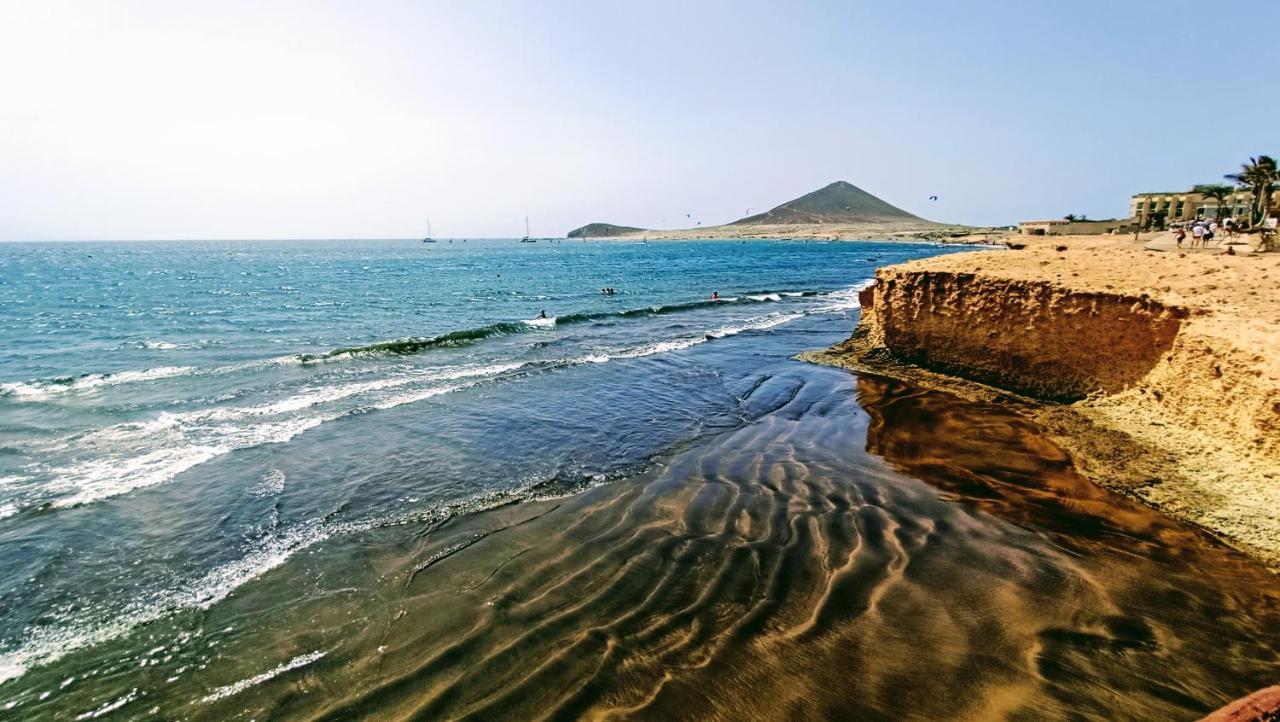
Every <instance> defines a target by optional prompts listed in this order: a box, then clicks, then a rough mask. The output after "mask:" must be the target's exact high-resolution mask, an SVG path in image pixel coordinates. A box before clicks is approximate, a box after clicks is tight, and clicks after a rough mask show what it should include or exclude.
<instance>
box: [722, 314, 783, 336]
mask: <svg viewBox="0 0 1280 722" xmlns="http://www.w3.org/2000/svg"><path fill="white" fill-rule="evenodd" d="M804 315H805V314H803V313H776V314H772V315H769V316H765V317H763V318H757V319H754V320H752V321H748V322H746V323H743V324H739V325H737V326H723V327H721V328H718V329H716V330H715V331H709V332H707V336H709V337H711V338H724V337H725V336H736V335H738V334H740V333H742V332H743V331H763V330H764V329H766V328H773V327H774V326H781V325H782V324H784V323H788V322H790V321H794V320H796V319H797V318H804Z"/></svg>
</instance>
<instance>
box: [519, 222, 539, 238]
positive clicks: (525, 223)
mask: <svg viewBox="0 0 1280 722" xmlns="http://www.w3.org/2000/svg"><path fill="white" fill-rule="evenodd" d="M520 242H521V243H537V242H538V239H537V238H530V237H529V216H525V217H524V238H521V239H520Z"/></svg>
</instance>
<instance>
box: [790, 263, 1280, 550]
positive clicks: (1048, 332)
mask: <svg viewBox="0 0 1280 722" xmlns="http://www.w3.org/2000/svg"><path fill="white" fill-rule="evenodd" d="M1064 246H1065V249H1064V250H1060V249H1062V248H1063V247H1064ZM1278 287H1280V258H1277V257H1275V256H1268V255H1263V256H1253V257H1242V256H1240V257H1233V256H1210V255H1194V254H1187V255H1183V254H1180V253H1177V252H1174V253H1157V252H1151V251H1145V250H1142V249H1140V248H1134V247H1130V246H1128V245H1126V244H1125V242H1124V240H1122V239H1115V238H1094V239H1079V238H1078V239H1068V240H1062V239H1058V240H1056V241H1050V242H1041V243H1039V244H1033V245H1032V246H1031V247H1029V248H1026V249H1024V250H1018V251H1006V252H996V253H966V254H958V255H952V256H945V257H935V258H929V259H922V260H920V261H914V262H911V263H907V264H903V265H901V266H894V267H889V268H884V269H881V270H880V272H879V273H878V274H877V282H876V284H875V285H874V286H873V287H871V288H869V289H867V290H866V291H864V292H863V294H862V302H863V312H862V319H861V321H860V323H859V325H858V328H857V330H856V331H855V333H854V335H853V337H852V338H850V339H849V341H847V342H846V343H844V344H841V345H840V346H837V347H836V348H833V349H831V350H829V351H827V352H822V353H816V354H811V355H810V356H809V358H810V359H811V360H815V361H819V362H822V363H829V364H836V365H844V366H850V367H854V368H858V369H861V370H864V371H866V370H872V371H878V372H881V373H889V374H892V375H899V376H911V377H913V378H916V379H917V380H928V381H930V382H931V383H934V384H935V385H943V386H948V387H951V388H953V389H956V390H960V391H961V392H962V393H966V394H968V395H980V396H981V395H985V396H987V397H988V398H994V397H1003V398H1005V399H1006V400H1008V401H1009V402H1010V403H1012V404H1015V405H1018V406H1019V407H1020V408H1021V409H1022V410H1023V411H1024V413H1026V414H1027V415H1029V416H1032V417H1033V418H1035V419H1037V420H1038V421H1039V422H1041V424H1042V425H1044V426H1045V428H1046V429H1047V430H1048V431H1049V432H1050V433H1051V434H1053V435H1054V436H1056V437H1057V438H1058V440H1059V441H1060V442H1061V443H1063V444H1064V445H1065V446H1067V447H1068V448H1069V449H1071V450H1072V451H1073V452H1074V455H1075V456H1076V458H1077V460H1078V463H1079V464H1080V466H1081V467H1082V468H1083V470H1084V471H1085V472H1086V473H1087V474H1088V475H1089V476H1090V477H1091V478H1093V479H1094V480H1095V481H1097V482H1099V483H1101V484H1103V485H1105V486H1108V487H1111V488H1115V489H1119V490H1121V491H1124V492H1125V493H1128V494H1130V495H1132V496H1135V497H1137V498H1141V499H1143V500H1145V501H1147V502H1149V503H1151V504H1154V505H1156V506H1158V507H1160V508H1161V509H1164V510H1166V511H1167V512H1169V513H1171V514H1173V515H1175V516H1178V517H1181V518H1184V519H1187V520H1190V521H1193V522H1195V523H1197V524H1199V525H1201V526H1203V527H1205V528H1206V529H1209V530H1210V531H1213V532H1214V533H1216V534H1218V535H1220V536H1222V537H1223V538H1224V539H1226V540H1228V541H1229V542H1231V543H1232V544H1234V545H1236V546H1238V547H1240V548H1242V549H1245V550H1246V551H1249V552H1251V553H1253V554H1254V555H1255V556H1257V557H1259V558H1261V559H1263V560H1265V561H1266V562H1267V563H1269V564H1270V565H1272V566H1273V567H1275V566H1278V565H1280V297H1278V296H1277V293H1276V291H1277V290H1278ZM970 382H973V383H970ZM1003 392H1013V393H1012V394H1007V393H1003ZM1031 400H1038V401H1050V402H1057V403H1050V404H1043V403H1031Z"/></svg>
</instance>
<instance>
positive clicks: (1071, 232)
mask: <svg viewBox="0 0 1280 722" xmlns="http://www.w3.org/2000/svg"><path fill="white" fill-rule="evenodd" d="M1129 223H1130V222H1129V221H1128V220H1120V219H1115V218H1113V219H1111V220H1106V221H1089V220H1084V221H1080V220H1075V221H1068V220H1066V219H1065V218H1054V219H1051V220H1047V221H1023V222H1021V223H1019V224H1018V232H1019V233H1021V234H1022V235H1024V236H1079V235H1094V234H1098V233H1111V232H1112V231H1123V230H1125V229H1127V228H1128V226H1129Z"/></svg>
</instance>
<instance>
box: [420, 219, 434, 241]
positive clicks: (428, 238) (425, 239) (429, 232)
mask: <svg viewBox="0 0 1280 722" xmlns="http://www.w3.org/2000/svg"><path fill="white" fill-rule="evenodd" d="M422 242H423V243H435V242H436V239H434V238H432V237H431V219H430V218H428V219H427V237H426V238H423V239H422Z"/></svg>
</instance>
